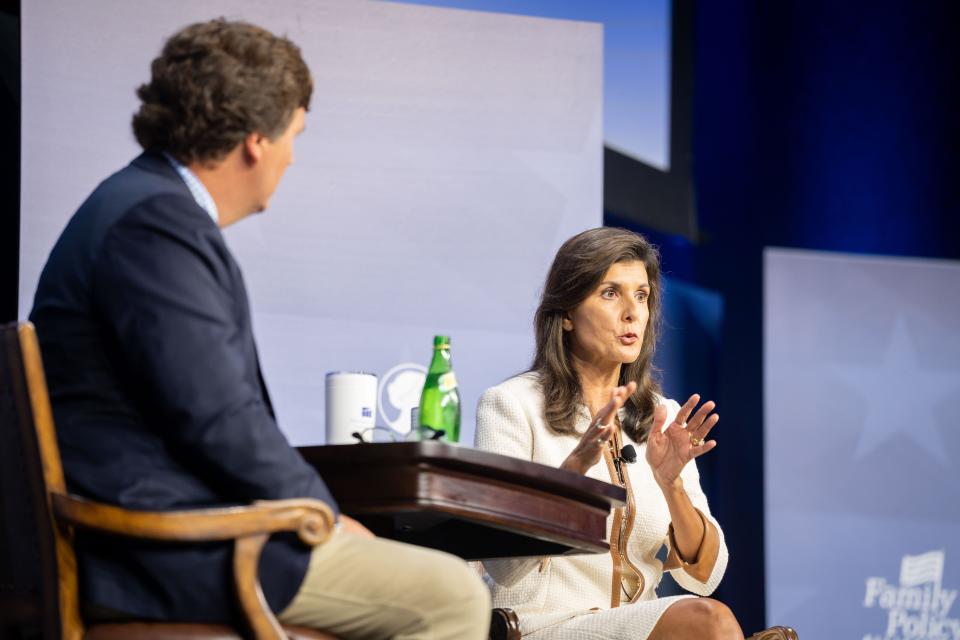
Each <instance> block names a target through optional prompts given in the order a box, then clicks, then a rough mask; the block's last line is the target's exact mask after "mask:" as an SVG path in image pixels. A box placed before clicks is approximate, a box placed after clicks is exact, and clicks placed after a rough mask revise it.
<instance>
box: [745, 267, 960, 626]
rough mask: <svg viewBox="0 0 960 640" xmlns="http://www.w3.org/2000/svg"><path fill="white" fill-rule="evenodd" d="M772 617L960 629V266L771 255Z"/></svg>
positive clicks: (798, 622) (767, 362)
mask: <svg viewBox="0 0 960 640" xmlns="http://www.w3.org/2000/svg"><path fill="white" fill-rule="evenodd" d="M764 273H765V276H764V277H765V284H764V316H765V317H764V379H765V390H764V407H765V410H764V416H765V417H764V422H765V440H764V447H765V461H764V468H765V482H764V487H765V498H766V546H767V549H766V571H767V584H766V587H767V620H768V621H770V622H771V623H775V624H790V626H792V627H795V628H796V629H797V633H798V634H799V635H800V637H802V638H824V639H826V638H831V639H832V638H838V639H839V638H851V639H856V640H881V638H883V639H886V640H901V639H907V638H909V639H911V640H948V639H951V640H952V639H954V638H960V606H958V604H957V595H958V593H960V500H958V496H960V473H958V472H957V470H958V462H957V461H958V459H960V430H958V429H957V417H956V414H957V407H958V406H960V296H958V295H957V292H958V284H957V283H958V282H960V263H957V262H949V261H945V260H921V259H914V258H881V257H865V256H851V255H842V254H831V253H823V252H813V251H792V250H785V249H770V250H767V252H766V254H765V256H764Z"/></svg>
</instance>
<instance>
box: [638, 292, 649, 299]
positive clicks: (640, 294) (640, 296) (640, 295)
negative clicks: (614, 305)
mask: <svg viewBox="0 0 960 640" xmlns="http://www.w3.org/2000/svg"><path fill="white" fill-rule="evenodd" d="M648 295H649V294H648V293H647V292H646V291H637V300H639V301H640V302H644V301H646V299H647V296H648Z"/></svg>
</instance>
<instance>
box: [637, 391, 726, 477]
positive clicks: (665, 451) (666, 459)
mask: <svg viewBox="0 0 960 640" xmlns="http://www.w3.org/2000/svg"><path fill="white" fill-rule="evenodd" d="M699 402H700V396H699V395H697V394H693V395H692V396H690V399H689V400H687V401H686V403H684V405H683V406H682V407H680V411H678V412H677V417H676V418H675V419H674V421H673V422H671V423H670V425H668V426H667V428H666V429H664V428H663V423H664V422H665V421H666V419H667V408H666V407H665V406H664V405H660V406H658V407H657V408H656V409H654V412H653V426H652V427H651V429H650V434H649V435H648V436H647V463H648V464H649V465H650V469H652V470H653V477H654V479H655V480H656V481H657V484H658V485H660V487H661V488H668V487H669V486H670V485H672V484H674V483H675V482H679V481H680V480H679V479H680V472H681V471H683V467H684V466H686V464H687V463H688V462H690V461H691V460H693V459H694V458H696V457H698V456H702V455H703V454H705V453H706V452H707V451H710V450H711V449H713V448H714V447H715V446H717V442H716V440H709V441H707V440H706V438H707V434H709V433H710V430H711V429H713V427H714V425H716V424H717V421H718V420H720V416H719V414H716V413H711V412H712V411H713V409H714V407H716V404H714V402H713V401H709V402H705V403H703V406H701V407H700V409H699V410H697V412H696V414H694V416H693V417H692V418H690V419H689V420H687V416H689V415H690V413H691V412H692V411H693V409H694V407H696V406H697V404H698V403H699Z"/></svg>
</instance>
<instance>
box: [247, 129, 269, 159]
mask: <svg viewBox="0 0 960 640" xmlns="http://www.w3.org/2000/svg"><path fill="white" fill-rule="evenodd" d="M263 140H264V137H263V136H262V135H260V134H259V133H257V132H256V131H254V132H253V133H248V134H247V137H246V138H244V139H243V158H244V160H246V161H247V162H248V163H249V164H256V163H258V162H260V159H261V158H262V157H263Z"/></svg>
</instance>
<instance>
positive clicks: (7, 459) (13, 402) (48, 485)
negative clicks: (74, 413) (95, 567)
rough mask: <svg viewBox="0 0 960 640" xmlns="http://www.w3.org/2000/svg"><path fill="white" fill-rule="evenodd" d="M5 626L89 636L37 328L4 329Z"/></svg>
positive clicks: (0, 617) (0, 407)
mask: <svg viewBox="0 0 960 640" xmlns="http://www.w3.org/2000/svg"><path fill="white" fill-rule="evenodd" d="M0 425H2V427H0V431H2V433H0V480H2V486H3V505H2V506H3V520H2V524H0V536H2V537H0V549H2V551H0V627H3V626H8V627H11V626H12V627H21V628H26V629H33V630H37V631H40V633H41V636H42V637H43V638H44V639H47V638H50V639H53V638H64V639H65V640H73V639H74V638H79V637H80V636H82V634H83V625H82V623H81V621H80V614H79V605H78V600H77V570H76V556H75V554H74V551H73V535H72V532H71V531H69V530H67V529H65V528H63V527H59V526H57V524H56V521H55V519H54V517H53V512H52V510H51V506H50V496H51V494H52V493H66V483H65V482H64V477H63V466H62V465H61V462H60V449H59V447H58V446H57V439H56V430H55V428H54V424H53V412H52V410H51V407H50V398H49V396H48V394H47V384H46V380H45V378H44V373H43V364H42V362H41V359H40V347H39V344H38V342H37V334H36V331H35V329H34V327H33V325H32V324H30V323H29V322H24V323H20V324H8V325H4V326H0Z"/></svg>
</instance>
